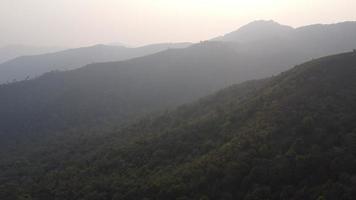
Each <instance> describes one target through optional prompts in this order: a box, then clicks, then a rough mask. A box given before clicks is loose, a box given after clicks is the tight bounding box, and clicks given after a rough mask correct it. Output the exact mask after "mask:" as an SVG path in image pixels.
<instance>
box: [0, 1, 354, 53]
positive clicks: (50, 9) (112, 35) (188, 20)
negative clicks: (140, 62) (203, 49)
mask: <svg viewBox="0 0 356 200" xmlns="http://www.w3.org/2000/svg"><path fill="white" fill-rule="evenodd" d="M355 8H356V1H355V0H1V1H0V28H1V37H0V46H3V45H6V44H13V43H16V44H30V45H57V46H67V47H76V46H85V45H92V44H97V43H111V42H122V43H126V44H131V45H143V44H149V43H157V42H183V41H184V42H197V41H200V40H206V39H210V38H212V37H215V36H218V35H222V34H224V33H227V32H231V31H233V30H236V29H237V28H239V27H240V26H242V25H244V24H246V23H248V22H251V21H253V20H258V19H266V20H270V19H272V20H275V21H277V22H279V23H281V24H286V25H291V26H294V27H297V26H302V25H308V24H314V23H335V22H341V21H353V20H356V12H355Z"/></svg>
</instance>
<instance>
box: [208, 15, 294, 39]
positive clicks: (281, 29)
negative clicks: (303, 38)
mask: <svg viewBox="0 0 356 200" xmlns="http://www.w3.org/2000/svg"><path fill="white" fill-rule="evenodd" d="M293 31H294V29H293V28H292V27H290V26H285V25H281V24H279V23H277V22H274V21H272V20H270V21H265V20H259V21H254V22H251V23H249V24H247V25H245V26H242V27H241V28H239V29H238V30H237V31H234V32H231V33H228V34H226V35H224V36H221V37H217V38H214V39H213V40H217V41H230V42H231V41H234V42H242V43H246V42H252V41H259V40H265V39H275V38H286V37H289V36H290V34H292V33H293Z"/></svg>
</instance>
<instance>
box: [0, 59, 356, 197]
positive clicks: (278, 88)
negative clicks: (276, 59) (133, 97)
mask: <svg viewBox="0 0 356 200" xmlns="http://www.w3.org/2000/svg"><path fill="white" fill-rule="evenodd" d="M88 69H90V67H89V68H88ZM355 77H356V54H355V53H345V54H340V55H335V56H329V57H325V58H321V59H316V60H312V61H310V62H307V63H305V64H302V65H298V66H296V67H294V68H293V69H291V70H289V71H287V72H284V73H282V74H280V75H278V76H275V77H272V78H270V79H265V80H260V81H250V82H246V83H244V84H240V85H235V86H232V87H230V88H227V89H224V90H222V91H220V92H218V93H216V94H215V95H212V96H209V97H206V98H203V99H201V100H200V101H197V102H195V103H192V104H186V105H183V106H180V107H179V108H177V109H176V110H173V111H167V112H165V113H162V114H158V116H157V115H151V116H147V117H146V118H143V119H140V120H138V121H137V122H136V123H133V124H131V125H128V126H125V127H123V128H122V129H120V130H118V131H115V132H113V133H109V134H104V135H101V134H90V136H83V135H85V134H86V133H85V132H82V131H83V130H81V134H79V133H76V134H73V132H75V130H73V132H66V133H63V134H61V135H60V136H58V137H55V136H53V138H52V139H51V138H47V139H48V140H45V141H42V142H41V141H40V140H39V141H37V142H36V143H33V144H30V143H29V144H28V145H30V148H29V149H30V150H29V151H26V153H25V154H21V155H13V156H9V154H6V155H7V156H8V157H2V158H3V159H2V161H1V164H0V169H1V170H0V194H1V196H0V197H1V199H4V200H7V199H11V200H13V199H39V200H42V199H43V200H45V199H46V200H50V199H66V200H70V199H73V200H74V199H108V200H109V199H120V200H126V199H127V200H137V199H152V200H153V199H157V200H158V199H162V200H166V199H179V200H183V199H184V200H186V199H204V200H205V199H212V200H213V199H214V200H215V199H224V200H227V199H245V200H255V199H295V200H297V199H298V200H299V199H300V200H302V199H303V200H308V199H310V200H311V199H318V200H322V199H330V200H334V199H350V200H351V199H354V197H355V196H356V190H355V185H356V180H355V177H356V170H355V169H356V158H355V156H356V148H355V147H356V125H355V123H354V122H355V120H356V112H355V111H356V79H355ZM98 133H100V131H98ZM67 136H68V137H67ZM74 137H76V139H73V138H74ZM31 145H32V146H31ZM19 148H21V147H19ZM24 148H25V147H24ZM9 153H10V152H9Z"/></svg>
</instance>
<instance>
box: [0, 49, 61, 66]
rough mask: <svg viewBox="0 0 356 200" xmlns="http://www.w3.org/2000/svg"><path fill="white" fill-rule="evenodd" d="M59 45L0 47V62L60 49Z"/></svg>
mask: <svg viewBox="0 0 356 200" xmlns="http://www.w3.org/2000/svg"><path fill="white" fill-rule="evenodd" d="M61 49H63V48H60V47H36V46H27V45H8V46H5V47H1V48H0V63H3V62H5V61H8V60H11V59H14V58H16V57H19V56H24V55H36V54H44V53H50V52H55V51H60V50H61Z"/></svg>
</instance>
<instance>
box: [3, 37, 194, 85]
mask: <svg viewBox="0 0 356 200" xmlns="http://www.w3.org/2000/svg"><path fill="white" fill-rule="evenodd" d="M189 45H190V44H189V43H177V44H175V43H162V44H153V45H147V46H143V47H137V48H127V47H123V46H108V45H95V46H90V47H83V48H76V49H69V50H64V51H60V52H55V53H47V54H41V55H32V56H20V57H17V58H14V59H12V60H9V61H7V62H5V63H3V64H0V83H5V82H11V81H14V80H17V81H19V80H25V79H28V78H33V77H36V76H39V75H41V74H43V73H46V72H50V71H54V70H70V69H76V68H79V67H82V66H84V65H87V64H90V63H95V62H109V61H120V60H126V59H130V58H134V57H141V56H145V55H148V54H153V53H157V52H159V51H163V50H166V49H169V48H185V47H187V46H189Z"/></svg>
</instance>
